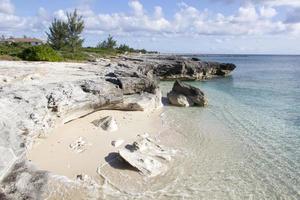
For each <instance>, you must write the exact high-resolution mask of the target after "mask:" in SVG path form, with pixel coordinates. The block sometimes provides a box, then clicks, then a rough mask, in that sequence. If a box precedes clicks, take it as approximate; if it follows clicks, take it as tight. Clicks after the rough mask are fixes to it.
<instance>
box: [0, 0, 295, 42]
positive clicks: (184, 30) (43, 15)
mask: <svg viewBox="0 0 300 200" xmlns="http://www.w3.org/2000/svg"><path fill="white" fill-rule="evenodd" d="M299 1H300V0H299ZM0 2H4V1H3V0H2V1H1V0H0ZM5 2H9V1H7V0H6V1H5ZM265 2H266V3H268V4H270V2H273V4H274V3H276V2H277V1H276V0H273V1H272V0H267V1H265ZM266 3H263V4H262V5H257V4H253V3H247V4H243V6H241V7H240V8H238V9H237V10H236V12H234V13H232V14H231V15H224V14H222V13H214V12H213V11H210V10H207V9H204V10H199V9H197V8H195V7H193V6H189V5H188V4H186V3H179V4H178V10H177V11H176V12H175V13H174V14H173V16H171V17H169V18H166V17H165V15H164V12H163V8H162V7H160V6H156V7H154V11H153V13H149V11H148V10H146V9H145V8H144V6H143V5H142V4H141V2H140V1H138V0H129V2H128V6H129V8H130V9H131V10H130V11H129V12H117V13H110V14H103V13H96V12H94V11H93V9H91V7H90V6H89V4H84V5H82V6H80V8H79V9H78V12H79V14H80V15H83V17H84V21H85V27H86V29H85V31H86V33H93V34H102V33H105V34H108V33H112V34H114V35H123V36H124V35H127V36H130V37H134V35H140V36H149V37H152V38H153V37H155V38H158V36H159V37H165V38H166V37H171V36H183V37H184V36H188V37H189V38H193V37H198V36H201V35H217V36H218V37H219V36H223V35H224V36H237V35H245V36H247V35H274V34H282V35H286V34H296V33H299V32H300V31H299V30H300V25H299V24H298V21H296V20H294V18H296V17H297V15H295V16H294V18H293V20H294V21H295V23H288V22H286V21H282V20H278V19H275V18H274V17H275V16H276V15H277V10H276V8H275V7H271V4H270V5H267V4H266ZM290 3H291V2H290ZM273 4H272V5H273ZM274 5H275V4H274ZM11 6H12V7H14V6H13V5H11ZM72 10H73V9H71V8H69V9H66V10H63V9H60V10H57V11H55V12H53V13H48V12H47V11H46V9H44V8H40V9H39V10H38V11H37V16H30V17H19V16H17V15H14V14H13V13H8V12H6V13H0V18H1V21H0V28H1V29H2V30H32V31H38V30H39V31H40V32H44V31H45V30H47V27H48V26H49V24H50V22H51V20H52V19H53V18H54V17H55V18H58V19H62V20H66V19H67V16H66V12H67V11H68V12H70V11H72ZM299 22H300V21H299ZM216 42H220V41H219V40H218V41H217V40H216Z"/></svg>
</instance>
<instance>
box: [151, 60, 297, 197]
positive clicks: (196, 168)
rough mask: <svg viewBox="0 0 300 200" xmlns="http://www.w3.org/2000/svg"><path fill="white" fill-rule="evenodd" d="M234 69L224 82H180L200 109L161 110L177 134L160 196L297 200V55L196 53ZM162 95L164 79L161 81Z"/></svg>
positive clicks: (166, 86)
mask: <svg viewBox="0 0 300 200" xmlns="http://www.w3.org/2000/svg"><path fill="white" fill-rule="evenodd" d="M197 57H198V58H200V59H201V60H205V61H219V62H226V63H227V62H229V63H234V64H236V66H237V68H236V70H235V71H233V73H232V74H231V75H230V76H228V77H225V78H216V79H213V80H208V81H201V82H188V83H189V84H191V85H193V86H196V87H198V88H200V89H201V90H202V91H204V93H205V94H206V95H207V98H208V101H209V105H208V107H204V108H174V107H166V108H165V114H164V117H163V118H164V120H165V121H167V122H169V123H170V127H176V129H177V130H176V131H177V132H179V133H182V134H183V137H182V138H184V139H183V141H182V144H181V147H182V148H183V150H184V152H185V153H184V156H182V160H181V162H177V165H176V166H175V167H174V168H173V169H172V170H173V175H175V174H176V175H177V178H176V181H175V182H174V183H173V185H172V187H171V188H167V194H162V196H157V198H160V197H161V198H162V199H295V200H296V199H300V56H275V55H199V56H197ZM161 87H162V89H163V91H164V95H166V92H167V91H169V90H170V89H171V87H172V82H162V83H161Z"/></svg>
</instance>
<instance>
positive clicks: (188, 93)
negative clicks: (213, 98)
mask: <svg viewBox="0 0 300 200" xmlns="http://www.w3.org/2000/svg"><path fill="white" fill-rule="evenodd" d="M167 97H168V100H169V102H170V103H171V104H172V105H175V106H185V107H187V106H205V105H207V99H206V97H205V95H204V93H203V92H202V91H201V90H200V89H199V88H196V87H193V86H191V85H188V84H186V83H183V82H181V81H178V80H176V81H175V83H174V85H173V88H172V91H171V92H169V93H168V94H167Z"/></svg>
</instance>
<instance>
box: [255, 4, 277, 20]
mask: <svg viewBox="0 0 300 200" xmlns="http://www.w3.org/2000/svg"><path fill="white" fill-rule="evenodd" d="M259 11H260V15H261V16H262V17H265V18H272V17H274V16H276V15H277V11H276V10H275V9H274V8H272V7H265V6H262V7H261V8H260V10H259Z"/></svg>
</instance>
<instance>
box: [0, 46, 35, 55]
mask: <svg viewBox="0 0 300 200" xmlns="http://www.w3.org/2000/svg"><path fill="white" fill-rule="evenodd" d="M28 47H30V45H29V44H23V43H13V44H0V55H9V56H13V57H17V56H18V55H19V54H20V53H21V52H22V51H23V50H24V49H26V48H28Z"/></svg>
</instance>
